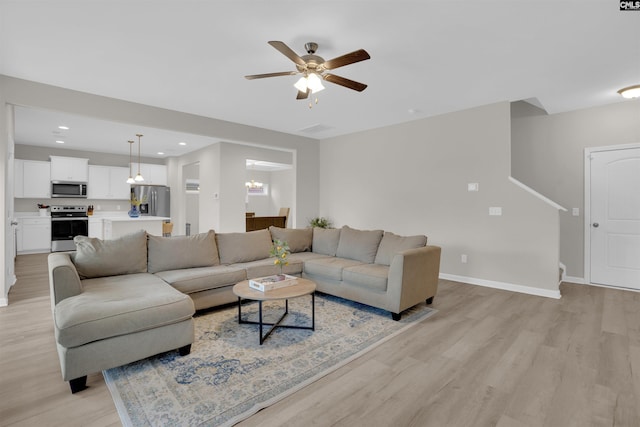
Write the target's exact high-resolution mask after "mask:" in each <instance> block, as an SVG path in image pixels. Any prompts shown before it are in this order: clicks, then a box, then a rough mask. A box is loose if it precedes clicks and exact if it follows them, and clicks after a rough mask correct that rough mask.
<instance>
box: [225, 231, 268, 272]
mask: <svg viewBox="0 0 640 427" xmlns="http://www.w3.org/2000/svg"><path fill="white" fill-rule="evenodd" d="M216 241H217V243H218V253H219V254H220V263H221V264H235V263H238V262H249V261H255V260H258V259H265V258H269V251H270V250H271V245H272V242H271V233H269V230H267V229H264V230H256V231H249V232H246V233H218V234H216Z"/></svg>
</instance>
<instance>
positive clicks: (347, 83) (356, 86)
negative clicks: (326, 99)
mask: <svg viewBox="0 0 640 427" xmlns="http://www.w3.org/2000/svg"><path fill="white" fill-rule="evenodd" d="M322 78H323V79H324V80H326V81H328V82H331V83H335V84H337V85H340V86H344V87H348V88H349V89H353V90H357V91H358V92H362V91H363V90H365V89H366V88H367V85H366V84H364V83H359V82H356V81H353V80H349V79H345V78H344V77H340V76H336V75H335V74H323V75H322Z"/></svg>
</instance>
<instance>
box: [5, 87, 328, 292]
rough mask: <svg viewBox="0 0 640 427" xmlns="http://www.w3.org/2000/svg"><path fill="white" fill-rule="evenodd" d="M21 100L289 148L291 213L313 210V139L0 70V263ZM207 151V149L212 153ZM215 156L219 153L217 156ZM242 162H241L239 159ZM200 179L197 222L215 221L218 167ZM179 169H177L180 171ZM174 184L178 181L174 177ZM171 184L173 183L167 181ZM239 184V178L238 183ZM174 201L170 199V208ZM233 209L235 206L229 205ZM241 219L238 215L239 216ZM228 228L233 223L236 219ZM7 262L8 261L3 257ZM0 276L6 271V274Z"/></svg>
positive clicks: (172, 167) (172, 169)
mask: <svg viewBox="0 0 640 427" xmlns="http://www.w3.org/2000/svg"><path fill="white" fill-rule="evenodd" d="M11 104H13V105H21V106H26V107H35V108H45V109H51V110H58V111H62V112H66V113H71V114H78V115H86V116H90V117H95V118H99V119H105V120H112V121H117V122H122V123H130V124H135V125H139V126H149V127H156V128H161V129H169V130H174V131H178V132H185V133H192V134H196V135H203V136H210V137H213V138H216V139H218V140H225V141H229V142H233V143H243V144H253V145H256V146H263V147H277V148H281V149H285V150H289V151H290V152H295V157H296V163H297V165H298V168H297V169H296V180H297V181H298V182H300V183H301V184H302V186H303V188H304V191H300V187H298V188H297V189H296V192H297V193H296V202H297V203H298V210H297V215H298V216H299V217H300V218H303V219H304V218H306V217H311V216H314V215H317V212H318V186H317V182H318V142H317V141H316V140H314V139H310V138H304V137H298V136H295V135H290V134H284V133H280V132H275V131H270V130H266V129H260V128H255V127H251V126H246V125H241V124H237V123H231V122H225V121H223V120H217V119H211V118H208V117H202V116H197V115H193V114H186V113H180V112H177V111H171V110H166V109H162V108H155V107H150V106H146V105H141V104H136V103H132V102H126V101H122V100H118V99H113V98H107V97H102V96H97V95H91V94H87V93H83V92H78V91H72V90H68V89H63V88H59V87H55V86H49V85H45V84H41V83H35V82H30V81H26V80H21V79H15V78H12V77H8V76H3V75H0V117H1V119H0V174H1V176H2V177H3V184H4V185H2V190H0V191H2V194H0V208H1V209H2V212H4V214H3V215H2V219H1V220H0V230H1V231H0V233H1V234H0V238H1V239H2V241H3V242H5V245H3V246H2V248H1V249H0V251H1V253H0V268H1V269H2V271H5V272H6V271H7V269H6V268H5V266H6V263H7V259H6V258H7V257H6V253H7V243H6V242H9V241H10V240H8V239H7V233H8V232H10V227H9V226H8V221H7V219H8V217H7V212H8V211H7V205H6V200H7V195H11V194H12V187H13V177H12V176H11V175H12V174H11V173H8V172H11V171H8V170H7V165H8V164H9V161H10V160H12V159H13V147H12V144H13V142H12V140H11V139H10V137H9V130H10V126H9V122H8V118H9V117H10V114H9V111H10V109H11V108H10V106H11ZM215 150H216V148H213V149H210V151H208V152H207V153H206V154H207V155H209V156H214V157H215ZM212 153H213V154H212ZM218 159H219V158H218ZM197 160H200V159H196V161H197ZM178 163H179V162H178V161H177V160H173V161H171V160H169V161H167V166H168V172H169V174H170V176H171V175H172V174H175V175H178V171H177V168H178ZM212 163H213V162H212ZM242 166H243V168H244V164H243V165H242ZM200 172H201V179H204V175H206V174H211V176H212V182H211V183H207V184H206V185H205V183H204V182H202V185H201V187H205V189H206V190H207V192H206V193H205V194H206V197H204V198H202V197H201V203H200V211H201V216H200V218H201V221H200V227H201V228H202V227H208V228H213V227H209V226H210V225H212V224H215V223H216V221H217V222H218V223H219V224H221V225H226V224H225V219H226V216H225V215H226V214H232V213H227V212H221V213H220V214H219V215H218V214H217V212H219V211H220V209H219V206H216V203H215V202H214V200H213V198H212V194H213V193H214V191H212V190H216V189H217V190H219V191H220V194H223V190H224V188H217V187H220V185H221V184H220V182H219V181H218V182H216V180H217V179H218V178H217V177H218V176H219V171H206V172H205V171H204V170H203V168H202V163H201V170H200ZM180 175H181V174H180ZM177 184H179V182H178V183H177ZM171 185H172V186H173V185H176V183H172V184H171ZM242 185H244V183H243V184H242ZM202 200H205V201H206V203H202ZM174 208H177V207H176V206H174V202H173V201H172V211H173V210H174ZM233 209H235V207H234V208H233ZM204 213H206V214H208V215H214V216H215V215H217V216H218V219H217V220H216V218H215V217H214V218H211V219H208V220H207V221H206V222H205V221H202V218H203V216H204ZM243 213H244V197H243V196H242V197H241V202H240V209H239V215H243ZM240 222H241V223H242V224H243V225H244V218H242V219H241V220H240ZM230 228H233V229H237V228H240V227H237V226H236V224H232V226H231V227H230ZM9 262H10V261H9ZM4 276H7V275H6V274H5V275H4ZM8 290H9V284H8V280H7V278H6V277H5V278H4V280H3V283H2V284H1V285H0V301H2V299H3V298H6V296H7V293H8Z"/></svg>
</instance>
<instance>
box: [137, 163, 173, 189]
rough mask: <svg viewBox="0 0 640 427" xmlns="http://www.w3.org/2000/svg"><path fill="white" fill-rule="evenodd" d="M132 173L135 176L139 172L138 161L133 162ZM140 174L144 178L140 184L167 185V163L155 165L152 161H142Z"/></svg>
mask: <svg viewBox="0 0 640 427" xmlns="http://www.w3.org/2000/svg"><path fill="white" fill-rule="evenodd" d="M131 173H132V174H133V177H134V178H135V176H136V175H137V173H138V163H131ZM140 174H141V175H142V177H143V178H144V181H143V182H140V183H138V184H147V185H167V183H168V182H169V181H168V179H167V167H166V166H165V165H153V164H150V163H140Z"/></svg>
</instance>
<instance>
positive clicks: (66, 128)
mask: <svg viewBox="0 0 640 427" xmlns="http://www.w3.org/2000/svg"><path fill="white" fill-rule="evenodd" d="M58 129H62V130H69V126H58Z"/></svg>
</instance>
